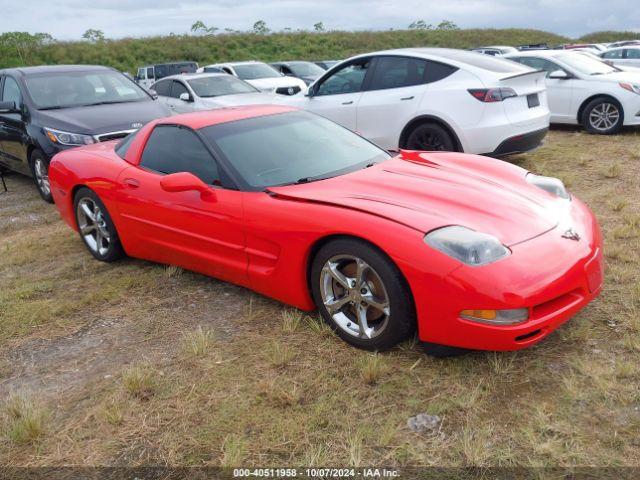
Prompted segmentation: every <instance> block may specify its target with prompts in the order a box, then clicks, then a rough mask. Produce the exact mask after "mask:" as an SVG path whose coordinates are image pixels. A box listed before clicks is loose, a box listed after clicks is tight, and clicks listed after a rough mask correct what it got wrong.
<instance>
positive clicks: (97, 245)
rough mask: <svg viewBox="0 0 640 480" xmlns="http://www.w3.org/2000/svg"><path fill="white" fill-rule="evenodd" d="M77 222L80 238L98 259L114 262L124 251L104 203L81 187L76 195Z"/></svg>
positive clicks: (91, 192)
mask: <svg viewBox="0 0 640 480" xmlns="http://www.w3.org/2000/svg"><path fill="white" fill-rule="evenodd" d="M73 205H74V208H75V212H76V224H77V226H78V232H79V233H80V238H81V239H82V241H83V242H84V244H85V246H86V247H87V249H88V250H89V252H91V255H93V256H94V257H95V258H97V259H98V260H101V261H103V262H113V261H114V260H117V259H118V258H120V257H122V256H123V254H124V252H123V250H122V245H121V244H120V239H119V238H118V233H117V232H116V228H115V226H114V224H113V221H112V220H111V217H110V216H109V212H108V211H107V209H106V207H105V206H104V203H102V201H101V200H100V198H98V195H96V194H95V193H94V192H93V191H91V190H89V189H88V188H81V189H80V190H78V192H77V193H76V195H75V197H74V201H73Z"/></svg>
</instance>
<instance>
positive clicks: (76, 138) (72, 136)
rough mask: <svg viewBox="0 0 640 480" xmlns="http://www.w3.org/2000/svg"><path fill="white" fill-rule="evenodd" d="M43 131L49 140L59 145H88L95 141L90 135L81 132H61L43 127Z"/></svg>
mask: <svg viewBox="0 0 640 480" xmlns="http://www.w3.org/2000/svg"><path fill="white" fill-rule="evenodd" d="M44 133H46V135H47V138H48V139H49V140H51V141H52V142H53V143H58V144H60V145H89V144H91V143H95V142H96V141H95V140H94V138H93V137H92V136H91V135H83V134H81V133H69V132H61V131H60V130H54V129H52V128H45V129H44Z"/></svg>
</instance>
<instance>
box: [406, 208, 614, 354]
mask: <svg viewBox="0 0 640 480" xmlns="http://www.w3.org/2000/svg"><path fill="white" fill-rule="evenodd" d="M570 210H571V212H570V216H571V222H572V223H573V227H574V228H575V229H576V230H577V231H578V232H579V233H580V236H581V238H580V239H579V240H578V241H575V240H571V239H568V238H563V237H562V234H563V233H564V231H565V230H562V229H561V228H559V227H556V228H554V229H553V230H551V231H548V232H546V233H544V234H542V235H540V236H538V237H535V238H533V239H530V240H527V241H525V242H522V243H519V244H516V245H512V246H511V247H510V248H511V251H512V254H511V255H510V256H509V257H507V258H505V259H503V260H500V261H497V262H495V263H493V264H490V265H486V266H484V267H470V266H466V265H461V266H459V267H458V268H456V269H454V270H453V271H452V272H450V273H449V274H448V275H447V276H446V277H445V278H444V281H443V282H441V283H439V284H434V283H433V282H432V281H429V279H425V278H423V279H422V280H423V281H418V282H416V281H415V280H416V279H415V278H413V279H410V280H409V282H410V284H411V288H412V292H413V295H414V299H415V302H416V310H417V314H418V333H419V338H420V340H421V341H424V342H430V343H436V344H441V345H449V346H453V347H460V348H467V349H474V350H519V349H521V348H525V347H528V346H530V345H533V344H535V343H537V342H539V341H540V340H542V339H543V338H545V337H546V336H547V335H549V333H551V332H552V331H554V330H555V329H556V328H558V327H559V326H560V325H562V324H563V323H564V322H565V321H567V320H568V319H569V318H571V317H572V316H573V315H575V314H576V313H577V312H578V311H579V310H580V309H582V308H583V307H584V306H585V305H587V304H588V303H589V302H590V301H591V300H593V299H594V298H595V297H596V296H597V295H598V294H599V293H600V291H601V288H602V281H603V253H602V237H601V233H600V229H599V227H598V224H597V222H596V220H595V217H594V216H593V214H592V213H591V212H590V211H589V209H588V208H587V207H586V206H585V205H584V204H582V202H580V201H579V200H578V199H576V198H574V199H573V201H572V205H571V209H570ZM515 308H528V309H529V320H527V321H526V322H524V323H521V324H518V325H512V326H496V325H488V324H484V323H477V322H473V321H470V320H466V319H463V318H460V316H459V314H460V312H461V311H462V310H465V309H478V310H480V309H496V310H498V309H515Z"/></svg>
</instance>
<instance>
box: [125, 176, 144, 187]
mask: <svg viewBox="0 0 640 480" xmlns="http://www.w3.org/2000/svg"><path fill="white" fill-rule="evenodd" d="M122 183H124V184H125V185H126V186H127V187H129V188H138V187H139V186H140V182H139V181H137V180H136V179H134V178H125V179H124V180H123V181H122Z"/></svg>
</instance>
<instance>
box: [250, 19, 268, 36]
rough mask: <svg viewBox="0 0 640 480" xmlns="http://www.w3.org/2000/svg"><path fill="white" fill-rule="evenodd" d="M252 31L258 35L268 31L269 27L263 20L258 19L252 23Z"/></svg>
mask: <svg viewBox="0 0 640 480" xmlns="http://www.w3.org/2000/svg"><path fill="white" fill-rule="evenodd" d="M253 33H255V34H258V35H264V34H267V33H269V28H268V27H267V22H265V21H264V20H258V21H257V22H256V23H254V24H253Z"/></svg>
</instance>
